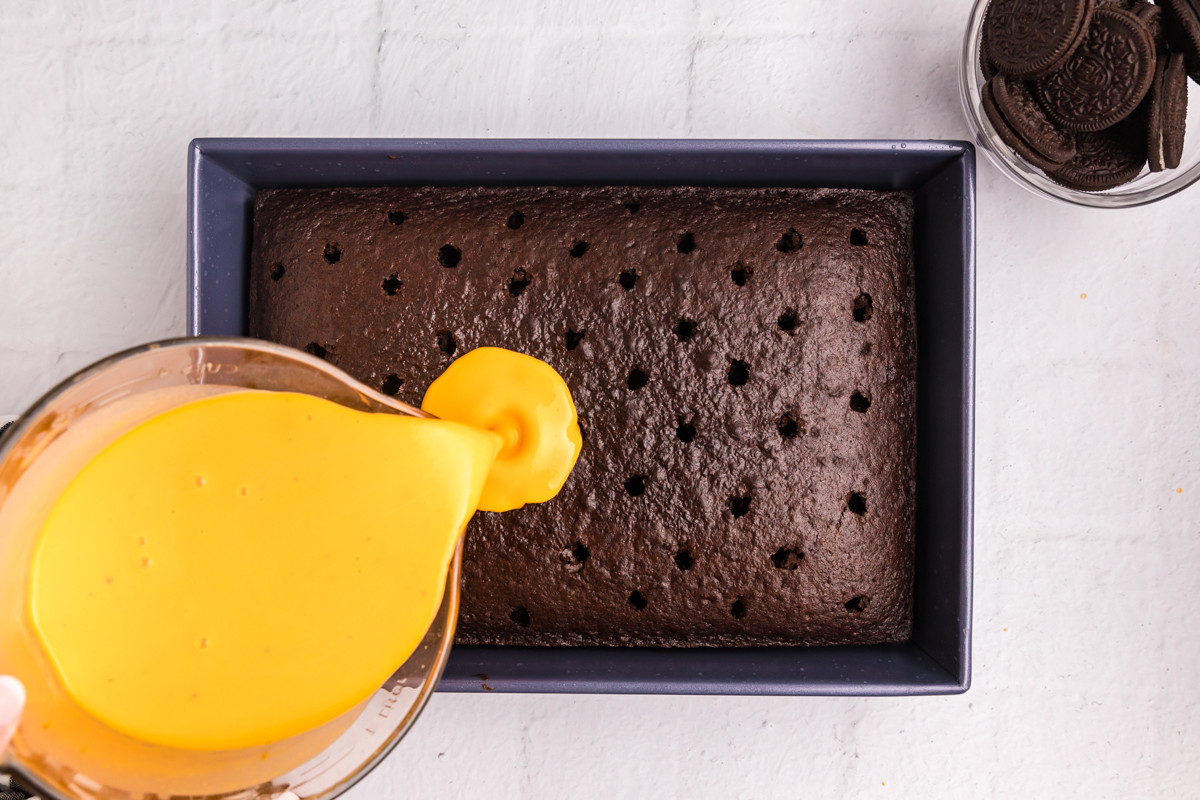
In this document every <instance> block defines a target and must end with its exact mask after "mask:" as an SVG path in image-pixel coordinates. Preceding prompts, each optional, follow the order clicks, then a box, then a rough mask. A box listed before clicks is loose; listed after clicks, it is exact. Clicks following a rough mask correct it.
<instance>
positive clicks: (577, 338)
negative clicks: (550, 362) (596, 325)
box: [563, 331, 587, 350]
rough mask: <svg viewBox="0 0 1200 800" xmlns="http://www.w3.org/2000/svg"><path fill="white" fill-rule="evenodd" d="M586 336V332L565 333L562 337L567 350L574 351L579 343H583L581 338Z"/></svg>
mask: <svg viewBox="0 0 1200 800" xmlns="http://www.w3.org/2000/svg"><path fill="white" fill-rule="evenodd" d="M586 335H587V331H567V332H566V333H565V334H564V335H563V339H565V340H566V344H567V349H568V350H574V349H575V348H576V347H579V343H580V342H582V341H583V337H584V336H586Z"/></svg>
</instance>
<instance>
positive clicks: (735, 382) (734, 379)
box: [726, 358, 750, 386]
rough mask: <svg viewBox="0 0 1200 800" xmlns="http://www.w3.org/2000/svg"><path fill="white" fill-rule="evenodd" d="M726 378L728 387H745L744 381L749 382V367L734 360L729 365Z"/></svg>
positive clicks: (739, 360) (742, 362)
mask: <svg viewBox="0 0 1200 800" xmlns="http://www.w3.org/2000/svg"><path fill="white" fill-rule="evenodd" d="M726 377H727V378H728V379H729V385H730V386H745V385H746V381H748V380H750V365H749V364H747V363H746V362H745V361H742V360H741V359H737V358H735V359H734V360H733V363H732V364H730V365H729V374H728V375H727V376H726Z"/></svg>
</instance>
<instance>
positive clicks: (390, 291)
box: [382, 272, 404, 297]
mask: <svg viewBox="0 0 1200 800" xmlns="http://www.w3.org/2000/svg"><path fill="white" fill-rule="evenodd" d="M382 285H383V293H384V294H386V295H387V296H388V297H395V296H396V292H398V291H400V287H401V286H403V285H404V281H402V280H400V273H398V272H393V273H392V274H391V275H388V276H387V277H386V278H384V279H383V284H382Z"/></svg>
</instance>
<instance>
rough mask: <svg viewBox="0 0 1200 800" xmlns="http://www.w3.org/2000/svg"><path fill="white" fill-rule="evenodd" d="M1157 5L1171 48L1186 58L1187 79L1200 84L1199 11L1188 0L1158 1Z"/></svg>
mask: <svg viewBox="0 0 1200 800" xmlns="http://www.w3.org/2000/svg"><path fill="white" fill-rule="evenodd" d="M1159 4H1160V5H1161V6H1162V10H1163V20H1164V21H1165V22H1166V28H1167V39H1168V41H1169V42H1170V43H1171V47H1172V48H1173V49H1176V50H1179V51H1181V52H1182V53H1183V54H1184V55H1185V56H1186V57H1187V58H1186V60H1185V62H1184V64H1185V65H1186V67H1187V74H1188V77H1190V78H1191V79H1192V80H1194V81H1196V83H1200V11H1197V8H1196V6H1195V4H1194V3H1192V2H1190V1H1189V0H1159Z"/></svg>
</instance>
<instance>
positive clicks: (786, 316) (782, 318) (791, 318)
mask: <svg viewBox="0 0 1200 800" xmlns="http://www.w3.org/2000/svg"><path fill="white" fill-rule="evenodd" d="M776 322H777V323H778V325H779V330H781V331H786V332H787V333H791V332H792V331H794V330H796V326H797V325H799V324H800V315H799V314H797V313H796V309H794V308H785V309H784V310H783V313H782V314H780V315H779V319H778V320H776Z"/></svg>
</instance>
